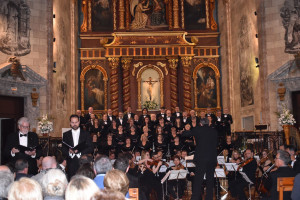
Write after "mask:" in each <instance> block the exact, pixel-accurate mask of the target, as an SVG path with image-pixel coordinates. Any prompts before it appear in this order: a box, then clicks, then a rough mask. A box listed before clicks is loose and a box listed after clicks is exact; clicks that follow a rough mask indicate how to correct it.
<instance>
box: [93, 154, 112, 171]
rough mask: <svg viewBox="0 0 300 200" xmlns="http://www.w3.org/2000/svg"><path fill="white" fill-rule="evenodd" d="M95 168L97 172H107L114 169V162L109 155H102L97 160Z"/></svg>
mask: <svg viewBox="0 0 300 200" xmlns="http://www.w3.org/2000/svg"><path fill="white" fill-rule="evenodd" d="M94 169H95V172H96V174H105V173H106V172H108V171H109V170H112V164H111V162H110V160H109V158H108V157H107V156H102V157H99V158H97V159H96V160H95V163H94Z"/></svg>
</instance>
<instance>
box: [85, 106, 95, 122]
mask: <svg viewBox="0 0 300 200" xmlns="http://www.w3.org/2000/svg"><path fill="white" fill-rule="evenodd" d="M88 111H89V113H88V114H86V115H84V120H85V123H88V122H89V121H90V119H91V114H94V108H93V107H89V109H88ZM95 118H98V117H97V115H95Z"/></svg>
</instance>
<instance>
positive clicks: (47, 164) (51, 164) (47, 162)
mask: <svg viewBox="0 0 300 200" xmlns="http://www.w3.org/2000/svg"><path fill="white" fill-rule="evenodd" d="M56 167H57V163H56V160H55V158H54V157H52V156H47V157H45V158H44V159H43V161H42V171H40V173H38V174H37V175H35V176H33V177H32V178H33V179H34V180H36V181H37V182H38V183H40V184H41V181H42V178H43V176H44V175H45V174H46V172H47V171H48V170H49V169H55V168H56Z"/></svg>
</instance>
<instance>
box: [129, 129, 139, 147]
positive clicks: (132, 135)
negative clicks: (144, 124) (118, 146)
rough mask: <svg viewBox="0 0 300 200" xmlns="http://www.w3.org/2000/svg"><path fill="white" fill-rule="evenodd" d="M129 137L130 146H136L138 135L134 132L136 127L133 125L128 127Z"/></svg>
mask: <svg viewBox="0 0 300 200" xmlns="http://www.w3.org/2000/svg"><path fill="white" fill-rule="evenodd" d="M128 136H129V138H130V139H131V143H132V146H134V147H135V146H137V144H138V142H139V135H138V134H137V132H136V127H135V126H134V125H133V126H131V127H130V132H129V135H128Z"/></svg>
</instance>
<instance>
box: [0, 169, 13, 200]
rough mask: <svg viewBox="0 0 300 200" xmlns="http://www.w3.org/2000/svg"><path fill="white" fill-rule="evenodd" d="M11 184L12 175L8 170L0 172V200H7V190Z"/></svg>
mask: <svg viewBox="0 0 300 200" xmlns="http://www.w3.org/2000/svg"><path fill="white" fill-rule="evenodd" d="M8 170H9V169H8ZM13 182H14V175H13V173H11V172H10V170H9V171H0V198H7V193H8V188H9V186H10V185H11V184H12V183H13Z"/></svg>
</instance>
